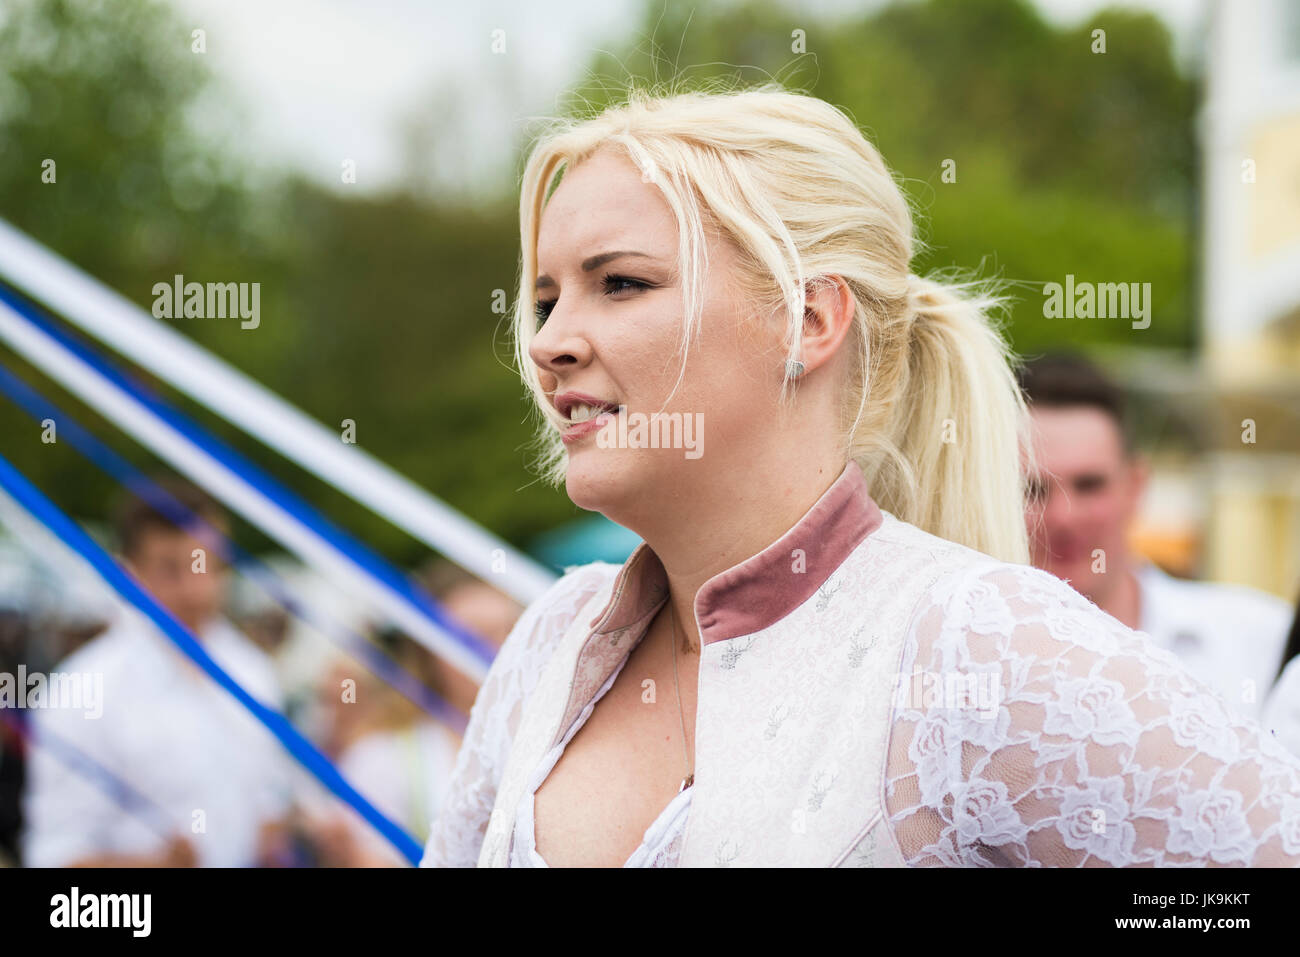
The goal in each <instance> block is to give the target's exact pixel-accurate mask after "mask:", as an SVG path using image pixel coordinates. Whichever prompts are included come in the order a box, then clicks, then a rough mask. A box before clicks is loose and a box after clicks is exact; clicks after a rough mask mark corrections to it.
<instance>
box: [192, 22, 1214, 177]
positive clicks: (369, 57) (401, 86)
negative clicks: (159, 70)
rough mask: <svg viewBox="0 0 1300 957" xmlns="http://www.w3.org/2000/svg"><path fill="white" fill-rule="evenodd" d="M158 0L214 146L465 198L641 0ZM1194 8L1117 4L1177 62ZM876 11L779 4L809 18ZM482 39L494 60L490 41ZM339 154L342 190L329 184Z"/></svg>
mask: <svg viewBox="0 0 1300 957" xmlns="http://www.w3.org/2000/svg"><path fill="white" fill-rule="evenodd" d="M172 2H173V4H174V6H175V7H176V8H178V9H179V10H181V11H182V12H183V13H185V14H187V15H188V16H189V19H190V20H191V21H192V23H193V27H194V28H195V29H203V30H204V31H205V34H206V37H205V40H206V48H207V50H206V53H205V54H204V55H205V56H206V57H207V58H208V65H209V67H210V68H211V69H212V70H213V72H214V73H216V75H217V77H218V81H219V84H220V85H221V87H222V88H224V90H225V91H226V92H228V93H232V94H233V98H223V101H222V105H221V107H220V108H218V107H215V106H214V107H213V108H204V109H201V110H200V111H198V114H197V117H196V122H198V123H199V124H200V126H202V127H203V128H205V129H206V130H207V132H208V133H209V135H211V136H213V137H214V138H217V139H219V140H220V141H221V142H222V143H223V145H224V147H226V148H234V149H235V150H237V151H238V152H240V153H242V154H243V155H244V156H245V157H247V158H248V159H250V160H252V161H253V162H254V163H255V164H258V165H261V166H264V167H266V168H270V169H277V168H278V169H283V168H287V167H291V168H295V169H298V170H301V171H302V172H303V173H305V174H306V175H307V176H308V177H310V178H312V179H314V180H316V181H318V182H321V183H324V184H331V185H334V186H337V187H339V188H347V189H358V190H361V191H381V190H383V189H385V188H388V187H390V186H391V185H392V184H393V183H394V182H396V181H399V180H400V179H402V178H403V177H406V178H407V179H409V180H413V181H415V182H419V183H421V184H424V185H425V186H426V188H427V189H428V190H429V191H430V192H438V191H443V190H447V189H455V190H462V191H464V192H466V193H474V192H490V191H491V190H492V189H493V187H494V186H497V185H499V184H501V183H502V182H510V181H511V178H512V177H513V176H514V175H515V174H516V171H515V169H514V164H515V162H516V157H515V156H514V153H513V150H512V149H511V144H513V143H515V142H518V140H519V138H520V135H521V133H522V132H523V131H524V129H525V128H526V125H527V118H528V117H530V116H531V117H540V116H545V115H549V114H551V113H553V112H554V111H555V110H556V107H557V103H558V101H557V97H558V95H559V94H560V93H561V92H562V91H563V90H564V89H565V88H566V86H567V85H568V84H569V83H570V82H571V81H572V80H573V79H574V76H575V74H576V71H578V70H579V69H580V68H581V66H582V65H583V64H584V63H586V62H588V61H589V59H590V56H591V54H592V52H593V51H594V50H597V49H613V48H615V47H617V46H618V45H619V39H620V38H622V37H625V36H626V35H627V34H628V33H629V32H630V31H632V30H634V29H636V28H637V26H638V25H639V24H640V22H641V19H642V10H643V7H644V3H645V2H646V0H601V2H599V3H593V2H591V0H545V2H542V3H537V2H529V0H475V2H463V0H462V2H457V3H449V2H446V0H432V2H430V0H274V2H271V3H267V2H264V0H172ZM1207 2H1208V0H1129V2H1128V4H1127V5H1129V6H1133V7H1138V8H1143V9H1148V10H1151V11H1153V12H1155V13H1157V14H1158V15H1160V16H1161V17H1162V18H1163V19H1164V20H1165V21H1166V22H1167V23H1168V24H1169V26H1170V28H1171V30H1172V31H1173V33H1174V35H1175V37H1176V42H1177V43H1178V45H1179V48H1180V51H1181V53H1182V55H1183V56H1189V55H1190V54H1191V51H1192V50H1193V48H1194V46H1195V41H1196V36H1197V34H1198V26H1199V23H1200V22H1201V19H1202V17H1203V16H1204V13H1205V11H1206V9H1207ZM880 5H881V0H787V6H789V7H791V8H792V9H794V10H797V11H805V12H807V13H809V14H813V15H819V14H837V13H845V12H853V11H861V10H864V9H866V10H870V9H873V8H875V7H878V6H880ZM1037 5H1038V7H1039V8H1040V9H1041V10H1042V12H1043V15H1044V16H1045V17H1046V18H1047V19H1048V20H1050V21H1052V22H1055V23H1059V24H1071V23H1075V22H1078V21H1079V20H1082V19H1084V18H1085V17H1087V16H1088V15H1089V14H1090V13H1092V12H1093V11H1094V10H1096V9H1098V8H1100V7H1103V6H1107V5H1109V4H1108V3H1107V2H1106V0H1037ZM497 30H500V31H504V33H503V34H496V39H497V41H498V43H500V42H501V41H502V39H503V42H504V51H503V52H494V50H493V48H492V44H493V40H494V32H493V31H497ZM660 42H663V43H666V41H665V39H664V38H660ZM227 103H233V104H234V105H235V108H234V110H233V111H232V110H231V109H229V108H227V106H226V104H227ZM346 161H350V162H351V163H352V164H353V165H352V166H351V167H350V169H352V170H353V171H354V175H355V183H349V184H347V185H346V186H344V185H343V170H344V165H343V164H344V163H345V162H346Z"/></svg>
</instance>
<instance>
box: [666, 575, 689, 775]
mask: <svg viewBox="0 0 1300 957" xmlns="http://www.w3.org/2000/svg"><path fill="white" fill-rule="evenodd" d="M668 610H669V612H670V613H671V615H672V619H673V690H675V691H676V692H677V716H678V717H680V718H681V719H682V757H683V758H685V759H686V777H684V778H682V786H681V787H679V788H678V789H677V793H678V794H681V793H682V792H683V791H685V790H686V789H687V788H688V787H690V786H691V785H692V784H694V783H695V772H694V771H693V770H692V769H691V756H690V753H689V752H688V751H687V750H686V712H685V711H683V710H682V689H681V686H680V685H679V684H678V683H677V608H676V606H674V605H673V602H672V599H671V598H670V599H668Z"/></svg>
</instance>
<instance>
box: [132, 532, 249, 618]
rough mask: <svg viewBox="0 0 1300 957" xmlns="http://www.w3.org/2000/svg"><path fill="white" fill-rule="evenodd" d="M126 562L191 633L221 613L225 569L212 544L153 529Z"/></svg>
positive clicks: (182, 534)
mask: <svg viewBox="0 0 1300 957" xmlns="http://www.w3.org/2000/svg"><path fill="white" fill-rule="evenodd" d="M200 550H201V554H200ZM127 562H128V564H129V565H130V567H131V571H132V572H133V573H134V574H135V576H136V578H138V579H139V580H140V583H141V584H142V585H144V587H145V588H146V589H148V591H149V592H150V593H151V594H152V595H153V596H154V597H155V598H157V599H158V601H159V602H161V603H162V604H163V606H164V607H166V608H167V610H168V611H170V612H171V613H172V614H173V615H175V616H176V617H177V618H178V619H180V621H181V623H182V624H184V625H185V626H186V627H188V628H189V629H190V630H191V631H194V632H197V631H199V630H200V629H201V628H202V627H203V625H204V624H206V623H207V622H208V620H209V619H211V618H212V617H213V616H215V615H217V614H218V613H219V612H220V611H221V607H222V603H223V601H224V599H225V568H224V566H223V564H222V562H221V558H220V555H219V553H218V552H217V550H216V549H215V548H213V547H212V546H211V543H206V544H205V542H203V541H201V540H200V539H198V538H195V537H194V536H192V535H190V534H188V533H186V532H182V531H180V530H178V529H171V528H163V527H161V526H153V527H151V528H149V529H147V530H146V531H145V532H144V534H143V535H141V537H140V540H139V542H138V543H137V546H136V548H135V551H134V552H133V553H132V554H131V555H129V556H128V557H127Z"/></svg>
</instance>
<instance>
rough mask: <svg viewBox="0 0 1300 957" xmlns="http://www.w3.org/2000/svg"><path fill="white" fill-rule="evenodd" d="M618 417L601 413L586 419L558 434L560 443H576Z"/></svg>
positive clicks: (609, 413) (613, 414)
mask: <svg viewBox="0 0 1300 957" xmlns="http://www.w3.org/2000/svg"><path fill="white" fill-rule="evenodd" d="M616 415H618V413H617V412H602V413H600V415H597V416H594V417H592V418H590V419H588V420H587V421H586V422H579V423H578V424H577V425H571V426H569V427H568V428H567V429H565V430H564V431H563V432H561V433H560V441H561V442H563V443H564V444H565V445H568V444H569V443H571V442H576V441H578V439H580V438H582V437H583V436H584V435H590V434H591V433H592V432H595V431H596V430H597V429H599V428H600V427H601V426H603V425H604V424H605V423H606V422H608V421H609V420H610V419H612V418H613V417H614V416H616Z"/></svg>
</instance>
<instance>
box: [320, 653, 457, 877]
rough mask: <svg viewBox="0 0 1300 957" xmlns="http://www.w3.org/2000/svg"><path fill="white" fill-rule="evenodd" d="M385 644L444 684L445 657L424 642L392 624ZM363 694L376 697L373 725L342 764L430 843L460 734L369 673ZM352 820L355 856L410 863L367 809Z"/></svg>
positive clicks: (399, 659)
mask: <svg viewBox="0 0 1300 957" xmlns="http://www.w3.org/2000/svg"><path fill="white" fill-rule="evenodd" d="M379 644H380V645H381V647H383V648H384V649H385V651H387V652H388V654H389V655H390V656H391V657H392V658H393V660H394V661H396V663H397V664H398V665H399V666H400V667H401V668H403V669H404V670H405V671H406V672H407V673H408V674H410V675H412V676H413V677H414V678H416V679H417V680H418V681H420V682H421V683H422V684H424V685H426V686H429V687H434V686H436V685H437V682H438V674H439V666H438V662H437V660H436V659H435V658H434V657H433V656H432V655H431V654H429V652H427V651H426V650H425V649H424V648H423V647H421V646H420V645H419V644H418V643H417V642H415V641H413V640H412V639H410V638H408V637H407V636H405V635H403V634H401V633H400V632H397V631H392V630H390V631H385V632H382V633H381V634H380V635H379ZM363 698H364V699H365V700H367V701H369V702H371V704H370V705H369V708H368V709H367V711H368V719H367V722H366V725H367V726H366V728H365V730H364V731H363V732H362V733H361V734H360V735H359V736H358V737H356V739H355V740H354V741H352V743H351V744H349V745H348V746H347V747H346V748H345V749H344V750H343V753H342V754H341V755H340V756H339V761H338V766H339V770H340V771H341V772H342V773H343V776H344V777H345V778H347V779H348V781H350V782H351V783H352V785H353V786H354V787H356V788H357V790H359V791H360V792H361V793H362V794H363V795H365V797H366V799H367V800H369V801H370V802H371V803H372V804H374V805H375V807H377V808H378V809H379V810H380V811H382V812H383V813H384V814H385V815H387V816H388V817H389V819H391V820H392V821H394V822H396V823H397V824H399V825H401V826H402V827H403V828H405V829H406V830H407V832H408V833H410V834H412V835H413V836H414V837H416V838H417V839H418V840H419V841H420V842H421V843H423V842H424V841H425V840H426V839H427V838H428V834H429V824H430V822H431V821H432V820H433V819H434V818H435V817H436V816H437V814H438V810H439V808H440V807H441V804H442V799H443V796H444V794H445V793H446V790H447V785H448V783H449V782H450V780H451V771H452V768H453V767H454V766H455V763H456V753H457V751H458V750H459V749H460V735H459V734H458V733H457V732H456V731H454V730H452V729H451V728H449V727H447V725H445V724H443V723H442V722H440V721H437V720H435V719H433V718H432V717H430V716H429V715H428V714H426V713H425V712H424V711H423V710H422V709H421V708H420V707H419V706H417V705H416V704H414V703H413V702H412V701H410V700H409V699H408V698H406V697H405V696H403V695H402V694H400V693H399V692H398V691H396V690H395V689H393V688H392V687H389V686H388V685H387V684H385V683H384V682H382V681H380V680H379V679H378V678H375V677H373V676H371V675H369V674H368V673H367V674H365V676H364V680H362V681H359V682H358V692H357V699H358V702H360V701H361V700H362V699H363ZM346 820H347V821H348V823H349V824H350V826H351V828H352V831H353V837H354V841H355V850H356V856H355V858H354V859H353V860H351V861H350V862H349V863H350V864H352V865H353V866H359V867H368V866H376V867H397V866H401V865H402V864H403V863H404V861H403V859H402V857H401V856H400V855H399V854H398V853H397V852H396V851H395V850H394V849H393V848H392V846H391V845H390V844H389V843H388V842H387V841H386V840H384V839H383V838H382V837H380V836H379V834H378V833H376V832H375V830H374V829H373V828H372V827H370V825H369V824H367V823H365V822H364V821H362V820H361V819H360V817H358V816H357V815H355V814H351V813H347V815H346Z"/></svg>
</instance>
